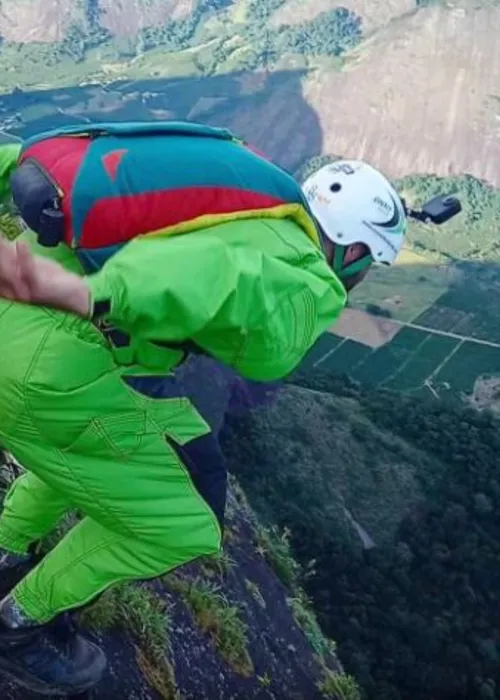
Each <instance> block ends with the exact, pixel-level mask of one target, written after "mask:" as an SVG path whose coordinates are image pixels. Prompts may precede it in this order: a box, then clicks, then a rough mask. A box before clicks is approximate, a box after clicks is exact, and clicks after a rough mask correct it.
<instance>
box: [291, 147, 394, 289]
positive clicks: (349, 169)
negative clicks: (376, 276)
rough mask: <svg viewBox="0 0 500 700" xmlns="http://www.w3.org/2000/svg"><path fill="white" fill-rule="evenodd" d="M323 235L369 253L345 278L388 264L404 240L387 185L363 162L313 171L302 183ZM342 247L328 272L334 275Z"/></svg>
mask: <svg viewBox="0 0 500 700" xmlns="http://www.w3.org/2000/svg"><path fill="white" fill-rule="evenodd" d="M302 187H303V190H304V194H305V196H306V199H307V201H308V204H309V207H310V209H311V212H312V214H313V216H314V217H315V219H316V220H317V222H318V224H319V225H320V226H321V228H322V230H323V233H324V235H325V236H326V237H327V238H329V239H330V240H331V241H333V242H334V243H337V244H339V246H349V245H351V244H353V243H364V244H365V245H366V246H367V247H368V249H369V250H370V255H369V256H366V257H365V258H364V259H363V260H362V261H358V262H357V263H354V264H353V265H349V271H348V272H347V269H346V270H345V272H346V273H347V274H349V275H352V274H354V272H357V271H358V270H361V269H363V268H364V267H367V266H368V265H369V264H370V263H371V262H373V261H375V262H380V263H384V264H386V265H391V264H392V263H393V262H394V260H395V258H396V256H397V254H398V253H399V250H400V248H401V246H402V245H403V242H404V236H405V233H406V228H407V218H406V214H405V210H404V205H403V202H402V200H401V198H400V197H399V195H398V193H397V192H396V190H395V189H394V187H393V185H392V184H391V183H390V182H389V180H387V178H386V177H385V176H384V175H382V173H380V172H379V171H378V170H375V168H373V167H372V166H371V165H368V163H364V162H362V161H357V160H338V161H335V162H333V163H330V164H329V165H325V166H324V167H322V168H320V169H319V170H317V171H316V172H315V173H313V174H312V175H310V176H309V177H308V178H307V180H306V181H305V182H304V184H303V185H302ZM343 251H344V252H345V248H338V249H337V251H336V253H337V254H336V256H335V259H334V264H333V268H334V270H335V271H336V272H340V269H341V268H342V266H343V257H344V252H343ZM342 276H343V275H342Z"/></svg>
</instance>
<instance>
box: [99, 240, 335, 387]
mask: <svg viewBox="0 0 500 700" xmlns="http://www.w3.org/2000/svg"><path fill="white" fill-rule="evenodd" d="M331 280H332V278H331V276H325V279H322V277H321V275H316V274H313V273H311V272H308V271H307V270H303V269H301V268H298V267H294V266H291V265H288V264H286V263H285V262H283V261H281V260H279V259H277V258H274V257H272V256H269V255H266V254H265V253H263V252H262V251H259V250H256V249H254V248H247V247H243V246H234V245H233V246H231V245H228V244H226V243H225V242H223V241H221V239H220V238H215V237H211V236H210V233H209V232H204V233H203V235H202V236H199V237H194V236H193V235H192V234H187V235H181V236H175V237H172V238H161V237H154V236H152V237H147V238H146V237H142V238H136V239H134V240H133V241H131V242H130V243H128V244H127V245H126V246H124V247H123V248H122V249H121V250H120V251H119V252H118V253H117V254H116V255H114V256H113V257H112V258H110V259H109V260H108V261H107V262H106V263H105V265H104V266H103V267H102V268H101V270H100V271H99V272H97V273H96V274H94V275H92V276H90V277H88V278H87V281H88V284H89V287H90V293H91V299H92V304H91V306H92V314H93V315H94V316H97V315H102V316H103V317H105V318H106V320H108V321H110V322H111V323H113V324H114V325H116V326H117V327H119V328H121V329H122V330H123V331H125V332H126V333H129V334H134V335H135V337H136V338H140V339H142V340H150V341H156V342H163V343H168V342H174V343H175V342H182V341H186V340H191V341H194V342H195V343H197V344H198V345H199V346H200V347H202V348H203V349H204V350H205V351H206V352H208V354H211V355H212V356H214V357H216V359H219V360H220V361H222V362H224V363H225V364H228V365H229V366H232V367H233V368H234V369H236V370H237V371H239V372H240V374H242V375H243V376H246V377H247V378H249V379H255V380H257V381H259V380H260V381H273V380H276V379H281V378H283V377H284V376H286V375H287V374H289V373H290V372H291V371H293V369H294V368H295V367H296V366H297V364H298V363H299V362H300V361H301V359H302V358H303V356H304V354H305V353H306V352H307V351H308V350H309V348H310V346H311V345H312V344H313V342H314V341H315V340H316V338H317V337H318V335H319V334H320V333H322V332H323V331H325V330H327V328H328V327H329V326H331V324H332V323H333V322H334V321H335V320H336V317H337V316H338V315H339V314H340V312H341V310H342V308H343V306H344V303H345V294H344V292H343V291H342V292H341V291H340V285H338V286H335V284H333V285H332V282H331Z"/></svg>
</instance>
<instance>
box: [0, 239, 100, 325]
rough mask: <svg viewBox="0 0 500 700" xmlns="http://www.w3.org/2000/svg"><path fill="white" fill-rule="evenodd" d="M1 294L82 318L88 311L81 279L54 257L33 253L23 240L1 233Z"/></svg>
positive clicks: (0, 295)
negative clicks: (69, 312) (9, 239)
mask: <svg viewBox="0 0 500 700" xmlns="http://www.w3.org/2000/svg"><path fill="white" fill-rule="evenodd" d="M0 297H3V298H4V299H12V300H13V301H20V302H24V303H26V304H36V305H38V306H49V307H52V308H54V309H62V310H63V311H72V312H73V313H76V314H78V315H80V316H84V317H87V316H88V315H89V312H90V292H89V288H88V286H87V284H86V282H85V279H84V278H82V277H78V275H75V274H73V273H72V272H68V271H67V270H65V269H64V268H63V267H62V266H61V265H59V263H57V262H55V261H53V260H49V259H48V258H44V257H42V256H40V255H33V253H32V252H31V250H30V248H29V246H28V245H27V244H26V243H24V242H22V241H14V242H12V241H8V240H6V239H4V238H2V237H1V236H0Z"/></svg>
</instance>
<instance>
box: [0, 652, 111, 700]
mask: <svg viewBox="0 0 500 700" xmlns="http://www.w3.org/2000/svg"><path fill="white" fill-rule="evenodd" d="M105 670H106V660H104V661H103V663H102V664H101V668H99V670H98V678H97V680H93V681H92V682H89V681H87V682H86V683H81V684H80V685H73V686H71V688H68V686H61V685H56V684H49V683H43V681H40V680H37V679H36V678H33V676H30V675H29V674H27V673H25V672H24V671H22V670H21V669H20V668H19V667H18V666H16V664H14V663H11V662H10V661H7V659H3V658H2V657H1V656H0V673H1V674H3V675H5V676H7V677H8V678H10V680H12V681H13V682H14V683H15V684H16V685H19V686H22V687H23V688H26V690H30V691H31V692H33V693H38V694H39V695H44V696H50V695H59V696H60V695H78V694H79V693H85V692H86V691H88V690H92V688H95V687H96V685H98V684H99V683H100V681H101V679H102V677H103V675H104V671H105Z"/></svg>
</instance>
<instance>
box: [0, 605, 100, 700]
mask: <svg viewBox="0 0 500 700" xmlns="http://www.w3.org/2000/svg"><path fill="white" fill-rule="evenodd" d="M105 668H106V657H105V655H104V652H103V651H102V650H101V649H100V648H99V647H98V646H96V645H95V644H93V643H92V642H90V641H89V640H87V639H85V638H84V637H82V636H81V635H80V634H78V632H77V629H76V625H75V623H74V621H73V619H72V616H71V615H70V614H69V613H64V614H63V615H60V616H59V617H57V618H56V619H55V620H53V621H52V622H50V623H48V624H46V625H37V624H36V623H33V622H30V621H29V620H27V618H26V617H25V616H24V614H23V613H22V611H21V610H20V609H19V608H18V607H17V606H16V604H15V602H14V601H13V600H12V599H11V598H6V599H5V600H4V601H3V602H2V603H1V604H0V674H2V673H4V674H5V675H6V676H8V677H9V678H11V679H12V680H13V681H15V682H16V683H17V684H18V685H21V686H23V687H25V688H27V689H28V690H31V691H32V692H35V693H39V694H40V695H74V694H78V693H83V692H85V691H87V690H89V689H90V688H92V687H94V686H95V685H97V683H99V681H100V680H101V678H102V675H103V673H104V670H105Z"/></svg>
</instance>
